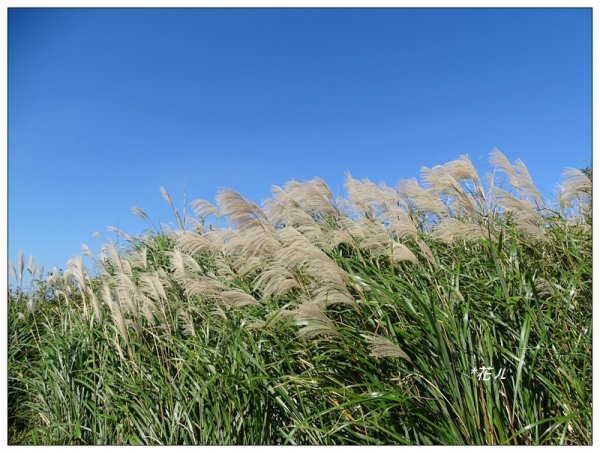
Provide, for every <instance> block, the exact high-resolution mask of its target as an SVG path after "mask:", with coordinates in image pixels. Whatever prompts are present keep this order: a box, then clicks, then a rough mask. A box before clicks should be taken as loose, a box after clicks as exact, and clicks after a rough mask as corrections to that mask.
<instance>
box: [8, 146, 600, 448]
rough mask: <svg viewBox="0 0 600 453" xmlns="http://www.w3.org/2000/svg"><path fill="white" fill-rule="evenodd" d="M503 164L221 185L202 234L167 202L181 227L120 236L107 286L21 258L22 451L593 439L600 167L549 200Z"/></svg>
mask: <svg viewBox="0 0 600 453" xmlns="http://www.w3.org/2000/svg"><path fill="white" fill-rule="evenodd" d="M490 162H491V163H492V164H493V165H494V167H495V172H494V174H493V176H491V177H487V178H481V179H480V177H479V175H478V174H477V172H476V171H475V169H474V168H473V166H472V164H471V162H470V161H469V159H468V158H467V157H466V156H461V157H460V158H459V159H457V160H455V161H452V162H449V163H447V164H445V165H441V166H436V167H433V168H431V169H428V168H424V169H423V170H422V174H421V180H422V183H421V184H419V183H418V182H417V181H416V180H409V181H401V182H400V183H399V184H398V185H397V186H396V187H395V188H391V187H388V186H385V185H383V184H380V185H376V184H374V183H372V182H370V181H367V180H362V181H359V180H355V179H353V178H352V177H351V176H350V175H348V176H347V180H346V192H347V197H348V198H347V199H341V198H338V199H334V197H333V196H332V194H331V192H330V190H329V188H328V187H327V186H326V185H325V183H324V182H323V181H321V180H319V179H314V180H312V181H309V182H305V183H298V182H293V181H292V182H289V183H288V184H286V185H285V186H284V187H274V188H273V196H272V198H271V199H269V200H267V201H266V202H265V203H264V205H262V207H259V206H257V205H255V204H253V203H251V202H250V201H248V200H246V199H244V198H243V197H242V196H241V195H239V194H238V193H236V192H234V191H233V190H223V191H221V192H219V193H218V195H217V203H216V206H213V205H212V204H211V203H209V202H207V201H204V200H196V201H195V202H193V203H192V208H193V210H194V213H195V217H194V218H193V219H192V218H183V217H182V216H181V215H180V213H179V211H178V210H177V208H176V206H175V204H174V203H173V202H172V200H171V198H170V197H169V194H168V193H167V192H166V190H164V189H161V190H162V193H163V196H164V198H165V199H166V200H167V202H169V203H170V204H171V206H172V207H173V211H174V218H175V221H176V227H174V228H171V229H169V228H166V227H160V228H159V229H154V230H148V231H146V232H145V233H144V234H141V235H137V236H128V235H127V234H126V233H124V232H119V234H121V236H122V237H123V240H124V243H125V244H126V245H125V246H121V247H117V246H116V245H115V244H106V246H105V247H104V249H103V251H102V253H101V254H100V256H98V257H96V263H97V266H98V269H96V271H95V272H91V271H89V270H87V269H85V268H84V266H83V264H82V259H81V257H79V258H74V259H72V260H71V261H69V263H68V265H67V267H66V269H65V271H64V272H63V273H61V272H59V271H56V270H55V271H53V272H51V273H50V274H47V275H42V274H43V271H42V270H40V269H38V268H36V265H35V263H34V262H33V261H30V262H29V263H26V262H25V261H26V260H25V259H24V257H21V259H20V260H19V262H17V263H15V265H11V270H12V272H13V273H14V279H15V281H16V282H17V284H16V285H14V286H13V287H12V288H11V290H10V292H9V300H8V426H9V428H8V431H9V442H10V443H11V444H101V445H113V444H166V445H178V444H196V445H197V444H202V445H204V444H219V445H221V444H241V445H256V444H291V445H296V444H299V445H300V444H301V445H306V444H311V445H351V444H360V445H377V444H393V445H406V444H408V445H425V444H447V445H456V444H459V445H462V444H477V445H498V444H500V445H512V444H533V445H581V444H591V441H592V407H591V405H592V341H591V340H592V233H591V186H592V184H591V173H590V172H586V173H585V174H584V173H582V172H580V171H578V170H574V169H570V170H567V171H566V172H565V174H564V176H565V180H564V182H563V185H562V188H563V190H562V192H561V193H560V194H559V196H557V199H556V200H555V201H553V202H549V201H545V200H543V199H542V197H541V196H540V195H539V193H538V192H537V190H536V188H535V186H534V185H533V182H532V181H531V178H530V177H529V173H528V172H527V168H526V167H525V165H524V164H523V163H521V162H520V161H517V162H515V163H512V164H511V163H510V162H509V161H508V160H507V159H506V158H505V157H504V156H503V155H502V154H501V153H500V152H499V151H494V152H493V153H492V154H491V156H490ZM484 180H485V181H484ZM133 211H134V213H135V214H137V215H139V216H141V217H143V218H146V219H148V215H147V214H146V213H145V212H144V211H142V210H141V209H139V208H134V210H133ZM148 220H149V219H148ZM27 276H29V277H31V278H30V279H29V280H30V281H29V280H27V279H26V277H27Z"/></svg>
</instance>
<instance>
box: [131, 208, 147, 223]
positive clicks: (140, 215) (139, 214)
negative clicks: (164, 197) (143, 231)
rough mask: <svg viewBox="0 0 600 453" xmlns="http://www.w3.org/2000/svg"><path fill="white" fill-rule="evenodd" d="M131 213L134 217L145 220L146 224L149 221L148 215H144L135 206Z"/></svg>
mask: <svg viewBox="0 0 600 453" xmlns="http://www.w3.org/2000/svg"><path fill="white" fill-rule="evenodd" d="M131 212H133V214H134V215H136V216H138V217H140V218H142V219H144V220H146V221H147V222H148V221H150V218H149V217H148V214H146V213H145V212H144V211H143V210H142V209H141V208H138V207H137V206H134V207H133V208H131Z"/></svg>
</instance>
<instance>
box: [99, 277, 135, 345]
mask: <svg viewBox="0 0 600 453" xmlns="http://www.w3.org/2000/svg"><path fill="white" fill-rule="evenodd" d="M102 295H103V299H104V303H105V304H106V305H108V308H109V309H110V313H111V315H112V320H113V322H114V324H115V326H116V328H117V332H118V333H119V335H120V336H121V338H123V340H124V341H125V343H126V344H127V343H128V342H129V339H128V336H127V326H126V325H125V318H123V313H122V312H121V307H120V306H119V303H118V302H116V301H114V300H113V298H112V295H111V292H110V288H109V287H108V285H107V284H106V283H105V284H103V285H102Z"/></svg>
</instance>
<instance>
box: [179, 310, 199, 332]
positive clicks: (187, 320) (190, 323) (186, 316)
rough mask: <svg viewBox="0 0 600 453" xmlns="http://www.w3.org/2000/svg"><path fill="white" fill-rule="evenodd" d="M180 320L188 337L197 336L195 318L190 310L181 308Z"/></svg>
mask: <svg viewBox="0 0 600 453" xmlns="http://www.w3.org/2000/svg"><path fill="white" fill-rule="evenodd" d="M178 318H179V322H180V323H181V330H182V332H183V333H184V335H186V336H188V337H195V336H196V329H194V320H193V319H192V316H191V315H190V313H189V311H188V310H183V309H182V310H179V315H178Z"/></svg>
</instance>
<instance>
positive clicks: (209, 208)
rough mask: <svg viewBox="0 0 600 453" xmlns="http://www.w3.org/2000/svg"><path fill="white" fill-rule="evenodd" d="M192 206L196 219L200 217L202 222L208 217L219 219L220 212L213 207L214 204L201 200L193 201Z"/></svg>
mask: <svg viewBox="0 0 600 453" xmlns="http://www.w3.org/2000/svg"><path fill="white" fill-rule="evenodd" d="M190 205H191V207H192V211H193V212H194V214H195V215H196V217H198V218H199V219H200V220H201V221H204V220H205V219H206V218H207V217H209V216H211V215H214V216H217V217H218V216H219V210H218V209H217V208H216V207H215V206H213V205H212V203H210V202H208V201H206V200H202V199H200V198H199V199H197V200H194V201H192V202H191V203H190Z"/></svg>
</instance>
